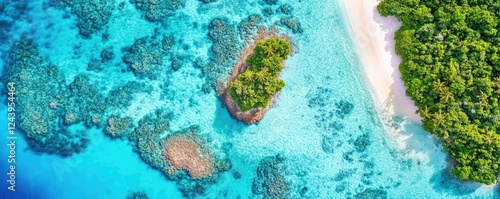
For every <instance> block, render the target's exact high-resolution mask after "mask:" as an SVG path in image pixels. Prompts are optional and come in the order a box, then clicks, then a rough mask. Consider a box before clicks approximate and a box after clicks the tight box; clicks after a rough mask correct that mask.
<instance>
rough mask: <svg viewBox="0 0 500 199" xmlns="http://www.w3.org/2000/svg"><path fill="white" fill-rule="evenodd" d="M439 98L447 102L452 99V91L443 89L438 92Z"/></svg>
mask: <svg viewBox="0 0 500 199" xmlns="http://www.w3.org/2000/svg"><path fill="white" fill-rule="evenodd" d="M439 94H440V95H441V100H443V101H445V102H448V101H450V100H451V99H453V93H451V92H450V91H449V90H448V89H443V90H442V91H441V92H440V93H439Z"/></svg>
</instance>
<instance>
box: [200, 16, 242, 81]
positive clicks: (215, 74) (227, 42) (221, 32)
mask: <svg viewBox="0 0 500 199" xmlns="http://www.w3.org/2000/svg"><path fill="white" fill-rule="evenodd" d="M208 36H209V37H210V39H211V40H212V43H213V44H212V47H211V48H210V52H209V55H210V60H209V63H208V64H205V65H204V66H203V67H202V71H203V74H204V75H205V76H206V78H207V81H208V82H209V83H210V85H211V86H212V88H215V89H216V88H217V86H218V83H219V82H221V81H222V79H225V78H227V74H228V73H229V72H230V71H231V68H232V66H233V65H234V63H236V60H237V58H238V52H239V50H240V46H241V45H240V42H239V41H238V34H237V31H236V27H235V26H234V25H233V24H230V23H229V22H228V19H226V18H215V19H213V20H212V21H211V22H210V26H209V33H208ZM216 90H217V89H216Z"/></svg>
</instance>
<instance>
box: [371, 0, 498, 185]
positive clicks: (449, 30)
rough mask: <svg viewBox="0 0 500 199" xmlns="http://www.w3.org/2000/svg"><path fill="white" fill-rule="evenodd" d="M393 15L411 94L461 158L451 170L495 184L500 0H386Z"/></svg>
mask: <svg viewBox="0 0 500 199" xmlns="http://www.w3.org/2000/svg"><path fill="white" fill-rule="evenodd" d="M378 11H379V12H380V13H381V14H382V15H383V16H389V15H393V16H395V17H396V18H397V19H398V20H399V21H401V23H402V24H403V25H402V27H401V28H400V29H399V30H397V31H396V35H395V40H396V53H397V54H398V55H400V56H401V57H402V62H401V64H400V66H399V69H400V71H401V73H402V79H403V81H404V83H405V85H406V87H407V91H406V94H407V95H408V96H410V97H411V98H412V99H413V101H414V102H415V105H416V106H417V107H418V109H419V110H418V113H419V114H420V115H421V116H422V118H423V121H422V123H423V124H422V126H423V128H424V129H425V130H427V131H429V132H431V133H432V134H434V135H436V136H437V137H438V138H439V139H440V141H441V143H442V144H443V146H444V148H445V150H446V151H448V152H449V153H450V154H451V157H452V158H454V159H455V160H456V161H457V165H456V166H455V167H454V169H453V170H452V171H451V173H452V174H453V175H454V176H456V177H458V178H460V179H464V180H472V181H477V182H481V183H484V184H493V183H496V182H497V181H498V180H499V176H500V169H499V165H500V107H499V103H498V99H499V98H500V61H499V55H500V54H499V51H498V48H499V47H500V46H499V42H500V37H499V35H498V33H497V29H498V22H499V16H500V2H498V1H492V0H442V1H437V0H382V2H381V3H380V4H379V5H378Z"/></svg>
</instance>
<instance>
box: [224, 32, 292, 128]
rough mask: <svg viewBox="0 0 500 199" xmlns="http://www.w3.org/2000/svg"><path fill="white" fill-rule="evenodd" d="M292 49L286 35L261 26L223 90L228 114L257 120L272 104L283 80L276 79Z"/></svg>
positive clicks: (246, 121) (250, 120)
mask: <svg viewBox="0 0 500 199" xmlns="http://www.w3.org/2000/svg"><path fill="white" fill-rule="evenodd" d="M291 52H292V48H291V42H290V41H288V37H287V36H286V35H281V36H279V37H278V36H277V35H276V32H275V30H271V31H270V32H266V31H265V30H263V29H261V30H260V31H259V34H258V35H257V36H256V38H255V42H254V43H253V44H252V45H250V46H249V47H248V48H247V49H246V50H245V51H244V52H243V53H242V55H241V59H240V61H239V62H238V63H237V64H236V66H235V67H234V69H233V71H232V75H231V78H230V79H229V81H228V83H227V85H226V88H225V89H224V91H223V93H222V97H223V100H224V103H225V104H226V106H227V107H228V110H229V112H230V113H231V115H233V116H234V117H236V118H237V119H238V120H242V121H243V122H245V123H246V124H251V123H254V122H257V121H260V120H261V119H262V118H263V117H264V114H265V112H266V111H267V110H269V108H271V107H272V106H273V105H274V104H275V102H276V99H277V97H278V95H279V92H280V91H281V89H282V88H283V87H284V86H285V82H284V81H283V80H281V79H278V76H279V74H280V72H281V70H283V68H284V66H283V62H284V61H285V60H286V59H288V55H290V53H291Z"/></svg>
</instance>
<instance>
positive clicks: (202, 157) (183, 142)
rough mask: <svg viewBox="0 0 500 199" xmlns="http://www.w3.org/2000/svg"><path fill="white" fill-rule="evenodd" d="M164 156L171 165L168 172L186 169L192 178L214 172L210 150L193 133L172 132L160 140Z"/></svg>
mask: <svg viewBox="0 0 500 199" xmlns="http://www.w3.org/2000/svg"><path fill="white" fill-rule="evenodd" d="M162 146H163V147H164V148H165V151H164V152H163V156H165V157H166V158H167V159H168V161H169V164H170V165H171V167H170V168H169V173H173V172H175V171H176V170H181V169H184V170H186V171H187V172H188V173H189V175H190V176H191V177H192V178H195V179H196V178H204V177H208V176H210V175H212V174H213V172H214V167H215V165H214V157H213V155H212V152H211V151H210V150H209V149H208V148H206V147H205V146H203V145H202V143H201V141H200V140H197V138H196V137H195V136H193V135H190V134H187V133H183V134H173V135H170V136H169V137H168V138H167V139H166V140H164V141H163V142H162Z"/></svg>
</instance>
